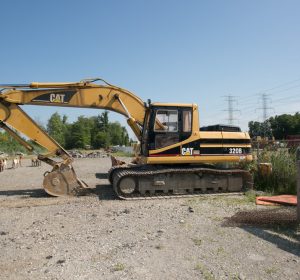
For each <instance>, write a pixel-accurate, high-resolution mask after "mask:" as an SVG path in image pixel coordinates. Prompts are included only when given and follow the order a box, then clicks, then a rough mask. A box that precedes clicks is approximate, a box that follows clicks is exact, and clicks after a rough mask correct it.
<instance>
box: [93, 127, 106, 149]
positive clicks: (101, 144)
mask: <svg viewBox="0 0 300 280" xmlns="http://www.w3.org/2000/svg"><path fill="white" fill-rule="evenodd" d="M109 146H110V135H109V134H108V133H107V132H105V131H98V133H97V134H96V136H95V138H94V143H93V148H95V149H99V148H107V147H109Z"/></svg>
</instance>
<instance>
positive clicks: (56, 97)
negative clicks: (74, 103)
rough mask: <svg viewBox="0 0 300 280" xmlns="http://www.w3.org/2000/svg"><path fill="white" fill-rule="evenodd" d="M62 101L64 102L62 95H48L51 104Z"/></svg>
mask: <svg viewBox="0 0 300 280" xmlns="http://www.w3.org/2000/svg"><path fill="white" fill-rule="evenodd" d="M64 100H65V95H64V94H56V93H51V94H50V102H52V103H64Z"/></svg>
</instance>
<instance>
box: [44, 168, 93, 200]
mask: <svg viewBox="0 0 300 280" xmlns="http://www.w3.org/2000/svg"><path fill="white" fill-rule="evenodd" d="M43 186H44V189H45V191H46V192H47V193H48V194H50V195H53V196H78V195H84V194H86V192H87V188H88V186H87V184H86V183H84V182H83V181H81V180H80V179H78V178H77V176H76V173H75V171H74V169H73V167H72V166H71V165H66V164H61V165H60V166H59V167H54V168H53V170H52V171H51V172H46V173H45V177H44V182H43Z"/></svg>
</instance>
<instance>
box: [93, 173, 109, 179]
mask: <svg viewBox="0 0 300 280" xmlns="http://www.w3.org/2000/svg"><path fill="white" fill-rule="evenodd" d="M95 176H96V178H97V179H108V173H107V172H106V173H96V174H95Z"/></svg>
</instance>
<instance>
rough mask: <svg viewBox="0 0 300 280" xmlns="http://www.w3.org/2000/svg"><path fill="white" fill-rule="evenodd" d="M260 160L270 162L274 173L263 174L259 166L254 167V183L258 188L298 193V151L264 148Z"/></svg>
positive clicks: (274, 191)
mask: <svg viewBox="0 0 300 280" xmlns="http://www.w3.org/2000/svg"><path fill="white" fill-rule="evenodd" d="M257 161H258V162H270V163H271V164H272V173H271V174H270V175H264V176H263V175H262V174H261V173H260V172H259V170H258V168H256V169H254V184H255V186H256V188H257V189H259V190H263V191H270V192H272V193H276V194H280V193H291V194H294V193H296V181H297V178H296V174H297V173H296V153H295V152H288V151H287V150H285V149H281V150H278V151H269V150H267V149H265V150H263V151H262V152H261V153H260V155H259V156H258V159H257Z"/></svg>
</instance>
